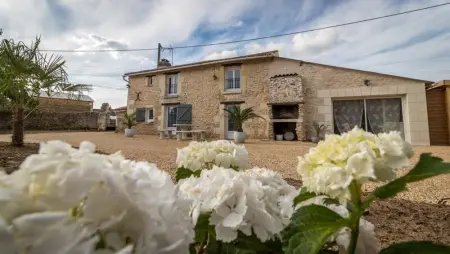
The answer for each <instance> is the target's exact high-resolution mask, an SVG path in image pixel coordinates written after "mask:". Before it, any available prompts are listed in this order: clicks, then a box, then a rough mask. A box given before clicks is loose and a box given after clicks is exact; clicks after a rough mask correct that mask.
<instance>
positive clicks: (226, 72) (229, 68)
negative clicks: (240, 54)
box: [225, 66, 242, 92]
mask: <svg viewBox="0 0 450 254" xmlns="http://www.w3.org/2000/svg"><path fill="white" fill-rule="evenodd" d="M229 71H232V72H233V86H236V84H234V83H235V82H236V71H239V88H228V81H227V79H228V72H229ZM241 76H242V72H241V67H240V66H230V67H227V68H226V69H225V91H231V92H239V91H241V87H242V82H241Z"/></svg>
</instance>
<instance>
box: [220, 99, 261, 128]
mask: <svg viewBox="0 0 450 254" xmlns="http://www.w3.org/2000/svg"><path fill="white" fill-rule="evenodd" d="M224 110H225V111H226V112H228V117H229V118H230V119H231V120H232V121H233V122H234V123H235V124H236V127H237V131H238V132H244V129H242V126H243V125H244V123H245V122H246V121H248V120H250V119H252V118H261V119H264V117H262V116H260V115H257V114H256V113H255V112H254V110H253V107H249V108H245V109H242V110H241V109H240V108H239V107H237V106H236V105H233V108H232V109H231V110H229V109H227V108H224Z"/></svg>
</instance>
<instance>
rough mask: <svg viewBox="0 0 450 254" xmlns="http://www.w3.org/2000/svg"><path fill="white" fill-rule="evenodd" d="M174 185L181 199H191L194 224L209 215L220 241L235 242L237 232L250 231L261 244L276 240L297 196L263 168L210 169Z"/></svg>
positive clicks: (284, 182)
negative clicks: (206, 214) (205, 214)
mask: <svg viewBox="0 0 450 254" xmlns="http://www.w3.org/2000/svg"><path fill="white" fill-rule="evenodd" d="M178 185H179V190H180V195H181V196H184V197H186V198H189V199H193V200H194V203H193V206H192V212H191V214H192V218H193V221H194V223H196V221H197V219H198V217H199V215H200V214H203V213H210V212H211V217H210V220H209V223H210V225H214V226H215V232H216V239H217V240H220V241H223V242H231V241H233V240H235V239H236V237H237V236H238V231H241V232H242V233H244V234H246V235H251V234H252V231H253V232H254V234H255V235H256V236H257V237H258V238H259V239H260V240H261V241H262V242H264V241H267V240H269V239H272V238H274V237H277V236H278V234H279V233H280V232H281V230H283V229H284V228H285V227H286V226H287V225H288V224H289V222H290V218H291V216H292V213H293V211H294V210H293V208H292V206H293V198H294V197H295V196H296V194H297V191H296V190H295V188H294V187H292V186H290V185H289V184H287V183H286V181H284V180H283V179H282V178H281V177H280V176H279V174H277V173H275V172H273V171H271V170H268V169H264V168H254V169H250V170H247V171H239V172H237V171H234V170H233V169H227V168H222V167H217V166H214V167H213V169H212V170H204V171H202V172H201V175H200V177H199V178H195V177H190V178H187V179H184V180H181V181H180V182H179V183H178Z"/></svg>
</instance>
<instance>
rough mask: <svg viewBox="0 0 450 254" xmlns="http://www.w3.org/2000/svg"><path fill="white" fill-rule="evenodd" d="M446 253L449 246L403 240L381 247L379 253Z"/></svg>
mask: <svg viewBox="0 0 450 254" xmlns="http://www.w3.org/2000/svg"><path fill="white" fill-rule="evenodd" d="M406 253H408V254H448V253H450V246H446V245H440V244H434V243H432V242H404V243H397V244H393V245H391V246H389V247H387V248H385V249H383V250H382V251H381V252H380V254H406Z"/></svg>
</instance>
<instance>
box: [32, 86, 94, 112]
mask: <svg viewBox="0 0 450 254" xmlns="http://www.w3.org/2000/svg"><path fill="white" fill-rule="evenodd" d="M93 106H94V100H93V99H92V98H91V97H89V96H88V95H74V94H69V93H61V92H55V93H52V94H51V95H50V96H49V95H48V94H47V93H46V92H44V91H41V92H40V94H39V106H38V109H39V110H40V111H43V112H58V113H89V112H92V110H93Z"/></svg>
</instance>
